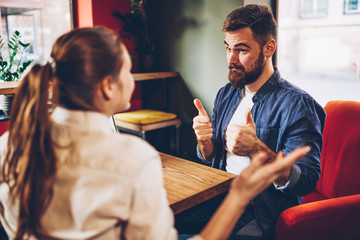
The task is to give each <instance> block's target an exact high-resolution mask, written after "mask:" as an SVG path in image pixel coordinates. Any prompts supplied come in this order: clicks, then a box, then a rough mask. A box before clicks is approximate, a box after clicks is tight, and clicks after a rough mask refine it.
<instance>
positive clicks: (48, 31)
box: [0, 0, 71, 63]
mask: <svg viewBox="0 0 360 240" xmlns="http://www.w3.org/2000/svg"><path fill="white" fill-rule="evenodd" d="M0 10H1V11H0V16H1V22H0V26H1V31H0V34H1V36H2V38H3V39H4V40H5V41H6V42H7V39H8V37H9V36H11V35H12V34H13V33H14V32H15V31H19V32H20V33H21V35H22V41H23V42H24V43H29V42H31V47H30V48H29V50H28V51H29V53H30V54H29V58H32V59H33V60H34V62H38V63H43V62H44V61H47V59H48V58H49V55H50V52H51V47H52V45H53V43H54V42H55V40H56V38H58V37H59V36H60V35H61V34H63V33H65V32H67V31H69V30H70V29H71V19H70V16H71V14H70V2H69V0H56V1H54V0H4V1H1V2H0Z"/></svg>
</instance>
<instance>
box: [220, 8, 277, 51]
mask: <svg viewBox="0 0 360 240" xmlns="http://www.w3.org/2000/svg"><path fill="white" fill-rule="evenodd" d="M246 27H249V28H250V29H251V31H252V33H253V35H254V38H255V39H256V41H257V42H258V43H259V45H260V46H261V47H262V46H264V45H265V44H266V43H267V42H268V41H269V40H270V39H271V38H274V39H275V38H276V34H277V33H276V31H277V30H276V21H275V18H274V15H273V13H272V11H271V9H270V8H269V7H268V6H266V5H260V4H248V5H245V6H243V7H239V8H236V9H234V10H232V11H231V12H230V13H229V15H227V17H226V20H225V22H224V25H223V29H222V30H223V32H229V31H236V30H239V29H241V28H246Z"/></svg>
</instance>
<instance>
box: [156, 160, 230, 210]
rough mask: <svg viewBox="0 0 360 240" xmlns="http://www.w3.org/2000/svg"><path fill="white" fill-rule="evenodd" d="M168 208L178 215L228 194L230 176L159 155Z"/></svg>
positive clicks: (195, 164)
mask: <svg viewBox="0 0 360 240" xmlns="http://www.w3.org/2000/svg"><path fill="white" fill-rule="evenodd" d="M160 158H161V161H162V165H163V174H164V184H165V189H166V191H167V198H168V201H169V205H170V207H171V209H172V210H173V212H174V214H177V213H180V212H182V211H184V210H186V209H189V208H191V207H193V206H195V205H197V204H199V203H202V202H204V201H206V200H209V199H210V198H213V197H215V196H217V195H219V194H221V193H224V192H226V191H228V190H229V186H230V182H231V180H232V179H233V178H234V177H235V176H236V175H234V174H231V173H228V172H225V171H221V170H218V169H215V168H211V167H208V166H205V165H202V164H198V163H195V162H191V161H188V160H185V159H181V158H177V157H174V156H170V155H167V154H164V153H160Z"/></svg>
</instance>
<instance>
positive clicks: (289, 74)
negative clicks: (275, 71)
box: [277, 0, 360, 105]
mask: <svg viewBox="0 0 360 240" xmlns="http://www.w3.org/2000/svg"><path fill="white" fill-rule="evenodd" d="M318 3H320V2H318ZM343 4H344V2H343V1H332V2H331V4H329V6H328V8H329V9H328V15H327V17H326V18H313V19H303V18H301V17H298V16H299V15H297V14H296V13H298V12H299V11H300V4H296V1H288V0H279V8H278V9H279V11H278V26H279V31H278V51H277V66H278V68H279V70H280V72H281V74H282V75H283V76H284V77H285V78H286V79H288V80H289V81H291V82H293V83H294V84H295V85H298V86H300V87H301V88H303V89H304V90H306V91H307V92H309V93H310V94H311V95H313V96H314V97H315V99H316V100H318V101H319V102H320V103H321V104H322V105H325V104H326V103H327V102H328V101H329V100H334V99H341V100H356V101H360V94H359V92H360V44H359V42H360V14H353V15H351V16H349V15H344V14H343V11H342V9H343Z"/></svg>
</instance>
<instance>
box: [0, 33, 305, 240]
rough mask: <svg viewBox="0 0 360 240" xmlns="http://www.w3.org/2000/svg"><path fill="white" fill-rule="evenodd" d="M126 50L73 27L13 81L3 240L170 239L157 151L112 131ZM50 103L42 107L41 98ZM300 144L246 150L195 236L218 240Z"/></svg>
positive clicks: (0, 191) (126, 87)
mask: <svg viewBox="0 0 360 240" xmlns="http://www.w3.org/2000/svg"><path fill="white" fill-rule="evenodd" d="M130 70H131V61H130V57H129V54H128V52H127V50H126V48H125V46H124V45H123V43H122V42H121V40H120V39H119V37H117V35H116V34H114V33H113V32H112V31H110V30H107V29H105V28H101V27H96V28H84V29H76V30H73V31H71V32H69V33H66V34H64V35H62V36H61V37H60V38H58V39H57V41H56V42H55V44H54V46H53V49H52V52H51V60H50V61H49V62H48V63H46V64H45V65H39V64H37V65H35V66H33V67H32V69H31V70H30V72H29V73H28V74H27V75H26V76H25V77H24V79H22V82H21V84H20V87H19V89H18V91H17V93H16V96H15V100H14V103H13V106H12V110H11V113H10V115H11V119H10V127H9V131H8V132H6V133H5V134H4V135H3V136H1V138H0V167H1V169H0V170H1V171H0V221H1V225H2V227H3V228H4V229H5V231H6V233H7V235H8V237H9V239H110V240H111V239H156V240H159V239H160V240H161V239H164V240H168V239H177V238H178V237H177V233H176V230H175V229H174V227H173V223H174V220H173V215H172V212H171V210H170V208H169V206H168V202H167V198H166V192H165V189H164V187H163V182H162V169H161V161H160V158H159V155H158V153H157V152H156V151H155V150H154V149H153V148H152V147H151V146H150V145H149V144H147V143H146V142H145V141H143V140H141V139H140V138H137V137H134V136H130V135H126V134H119V133H116V132H114V131H113V128H112V125H111V123H110V121H109V117H110V116H112V115H113V114H115V113H117V112H121V111H125V110H127V109H128V108H129V107H130V98H131V95H132V92H133V89H134V80H133V77H132V75H131V73H130ZM50 103H51V104H50ZM306 152H307V150H306V149H304V148H303V149H297V150H295V151H294V152H293V153H291V154H288V155H287V156H286V157H281V156H280V155H279V157H278V159H277V160H275V161H274V162H273V163H270V164H266V163H265V159H266V156H261V155H258V156H256V157H254V159H253V160H252V163H251V164H250V166H249V168H248V169H246V170H244V172H243V173H242V174H241V175H239V176H238V177H237V178H236V179H235V180H234V181H233V184H232V187H231V189H230V193H229V194H228V196H227V197H226V198H225V200H224V204H223V205H222V206H221V207H220V208H219V210H218V212H217V213H215V216H214V217H213V218H212V219H211V221H210V222H209V224H208V226H207V227H205V229H204V230H203V232H201V233H200V235H198V236H195V237H193V238H194V239H202V238H203V239H226V238H227V236H228V235H229V234H230V232H231V229H232V226H233V225H234V224H235V223H236V219H237V218H238V217H239V216H240V215H241V213H242V212H243V210H244V208H245V207H246V205H247V203H248V202H249V201H250V200H251V199H252V198H253V197H254V196H255V195H256V194H257V193H259V192H260V191H261V190H263V189H264V188H265V187H266V186H268V185H269V184H270V183H271V182H272V181H273V180H274V179H276V178H277V176H278V175H279V174H281V173H282V172H283V171H284V170H286V169H287V168H289V167H290V166H291V165H292V164H293V163H295V161H296V160H297V159H299V158H300V157H301V156H303V155H305V154H306Z"/></svg>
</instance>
